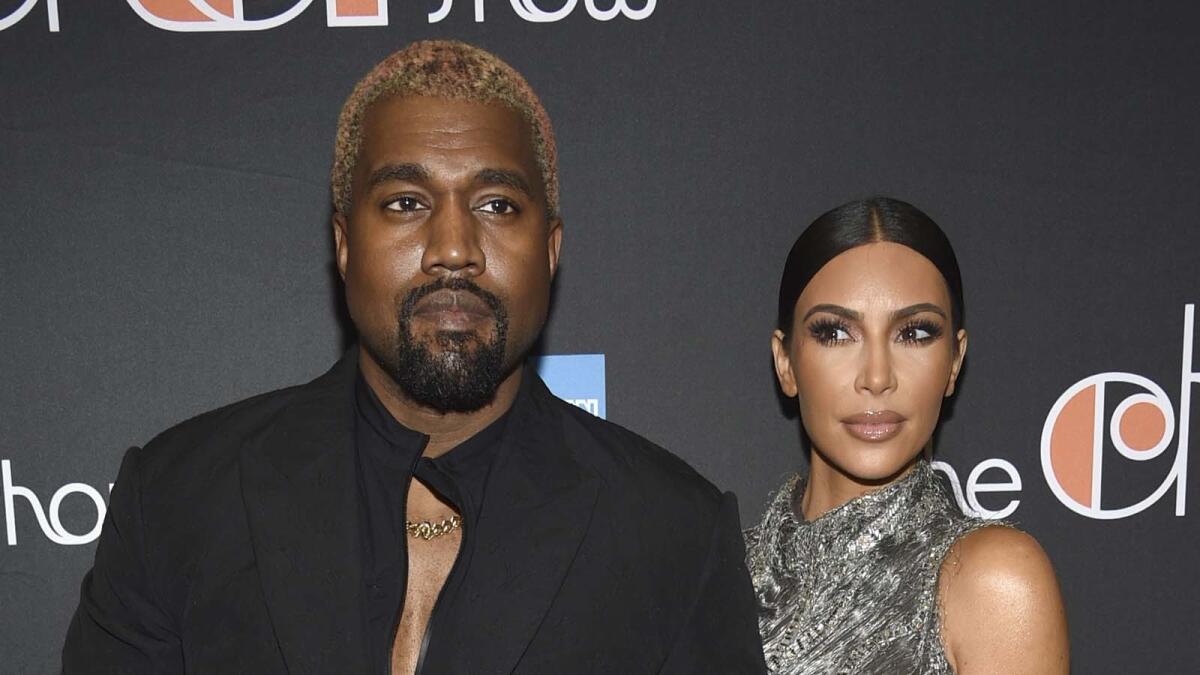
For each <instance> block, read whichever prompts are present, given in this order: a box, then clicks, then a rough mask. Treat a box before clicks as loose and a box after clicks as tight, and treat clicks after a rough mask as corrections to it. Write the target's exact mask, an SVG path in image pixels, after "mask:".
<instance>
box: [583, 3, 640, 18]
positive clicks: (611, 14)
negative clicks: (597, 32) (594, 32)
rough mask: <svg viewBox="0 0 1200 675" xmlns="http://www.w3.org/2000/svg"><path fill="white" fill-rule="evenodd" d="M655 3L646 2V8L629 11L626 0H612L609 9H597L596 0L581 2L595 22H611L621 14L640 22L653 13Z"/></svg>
mask: <svg viewBox="0 0 1200 675" xmlns="http://www.w3.org/2000/svg"><path fill="white" fill-rule="evenodd" d="M657 2H658V0H646V6H645V7H643V8H641V9H630V8H629V3H628V0H612V7H611V8H609V9H598V8H597V7H596V0H583V5H584V7H586V8H587V12H588V14H590V15H591V17H592V18H593V19H596V20H597V21H611V20H613V19H615V18H617V17H618V16H620V15H622V14H624V15H625V16H626V17H628V18H630V19H632V20H634V21H641V20H642V19H645V18H647V17H649V16H650V15H651V14H653V13H654V5H655V3H657Z"/></svg>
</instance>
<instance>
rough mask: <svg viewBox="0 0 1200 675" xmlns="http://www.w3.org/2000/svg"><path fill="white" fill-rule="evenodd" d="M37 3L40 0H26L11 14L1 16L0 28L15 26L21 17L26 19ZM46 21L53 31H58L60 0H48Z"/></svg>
mask: <svg viewBox="0 0 1200 675" xmlns="http://www.w3.org/2000/svg"><path fill="white" fill-rule="evenodd" d="M37 3H38V0H25V2H23V3H21V5H20V6H19V7H17V8H16V9H14V10H13V11H12V13H11V14H9V15H8V16H3V17H0V30H4V29H5V28H8V27H10V26H15V25H16V24H17V23H18V22H19V21H20V20H21V19H24V18H25V16H26V15H27V14H29V13H30V12H32V11H33V8H34V6H35V5H37ZM46 23H48V24H49V27H50V32H51V33H57V32H58V0H46Z"/></svg>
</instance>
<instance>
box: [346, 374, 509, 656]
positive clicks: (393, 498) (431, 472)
mask: <svg viewBox="0 0 1200 675" xmlns="http://www.w3.org/2000/svg"><path fill="white" fill-rule="evenodd" d="M357 379H358V381H357V383H356V385H355V410H356V414H355V452H356V454H357V466H358V486H359V494H360V499H359V514H360V515H359V522H360V532H361V533H362V546H363V557H362V559H363V584H364V589H363V618H364V625H365V627H366V631H367V644H368V648H369V649H370V655H369V659H370V663H371V672H373V673H379V674H381V675H386V674H387V673H389V672H390V671H391V655H392V642H393V640H394V639H395V634H396V628H397V626H398V624H399V621H400V613H401V611H402V609H403V604H404V596H405V591H406V587H407V581H408V534H407V532H406V530H405V518H406V515H405V506H406V503H407V501H408V486H409V482H410V480H411V479H412V478H414V477H415V478H416V479H417V480H419V481H421V482H422V483H424V484H425V485H426V486H427V487H428V488H429V489H430V490H432V491H434V492H436V493H437V494H438V495H440V496H441V497H442V498H443V499H445V500H446V501H447V502H449V503H451V504H453V505H454V507H455V508H456V509H457V510H458V512H459V513H460V514H461V517H462V520H463V525H462V530H463V538H462V544H461V546H460V548H459V552H458V559H457V560H456V561H455V563H454V567H453V569H452V570H451V572H450V575H449V576H448V577H447V578H446V583H445V585H444V586H443V587H442V591H441V594H440V595H439V596H438V602H437V606H435V612H434V616H430V618H429V625H428V627H427V628H426V631H425V637H424V639H423V640H422V644H421V651H422V652H424V651H425V649H426V647H427V645H428V642H429V639H430V636H431V635H432V634H433V633H434V632H435V630H436V628H437V626H436V623H435V620H436V618H437V615H438V611H440V610H438V606H448V605H452V604H453V603H452V602H451V600H452V598H453V597H454V594H455V593H456V592H457V590H458V587H459V585H460V584H461V582H462V580H463V578H465V576H466V572H467V570H468V569H469V568H470V565H471V555H472V553H473V543H474V541H473V538H472V537H471V526H472V524H473V523H474V522H476V521H477V520H478V519H479V509H480V507H481V505H482V504H483V496H484V492H485V491H486V489H487V481H488V474H489V473H490V472H491V468H492V465H493V462H494V460H495V457H496V455H497V453H498V452H499V449H500V438H501V436H502V435H503V432H504V427H505V425H506V423H507V420H508V413H505V414H504V415H502V416H501V417H500V418H499V419H497V420H496V421H495V422H493V423H492V424H490V425H488V426H487V427H486V428H484V429H483V430H482V431H480V432H479V433H477V434H475V435H474V436H472V437H471V438H469V439H467V440H466V441H463V442H462V443H460V444H459V445H457V446H455V447H454V448H453V449H451V450H450V451H449V452H446V453H444V454H442V455H441V456H439V457H437V458H434V459H430V458H428V457H422V452H423V451H424V450H425V446H426V444H427V443H428V442H429V437H428V436H426V435H424V434H422V433H420V432H417V431H413V430H412V429H409V428H407V427H405V426H404V425H402V424H400V423H399V422H397V421H396V418H394V417H392V415H391V413H389V412H388V410H387V408H385V407H384V405H383V403H382V402H381V401H380V400H379V397H378V396H376V395H375V392H374V391H372V390H371V387H370V385H368V384H367V382H366V380H364V379H363V377H362V374H361V373H360V374H359V375H358V378H357ZM422 656H423V654H422ZM422 660H423V659H418V664H417V672H418V673H419V672H420V670H421V665H420V662H421V661H422Z"/></svg>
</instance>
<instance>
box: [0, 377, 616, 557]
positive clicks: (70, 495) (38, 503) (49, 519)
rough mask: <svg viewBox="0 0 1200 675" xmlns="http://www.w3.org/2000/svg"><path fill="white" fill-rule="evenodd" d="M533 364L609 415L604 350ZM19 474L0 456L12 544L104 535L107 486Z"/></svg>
mask: <svg viewBox="0 0 1200 675" xmlns="http://www.w3.org/2000/svg"><path fill="white" fill-rule="evenodd" d="M534 367H535V368H536V369H537V371H538V375H541V376H542V379H543V380H545V382H546V386H548V387H549V388H550V391H551V392H553V393H554V395H555V396H557V397H559V398H561V399H563V400H564V401H566V402H567V403H570V404H572V405H575V406H578V407H579V408H582V409H584V410H586V411H588V412H589V413H591V414H593V415H595V416H597V417H601V418H602V417H604V415H605V395H604V392H605V389H604V355H603V354H562V355H551V356H543V357H541V358H539V359H536V360H535V361H534ZM19 480H20V477H19V476H18V475H17V467H15V466H14V465H13V462H12V460H8V459H5V460H0V494H2V496H3V507H4V533H5V537H6V541H7V542H8V545H9V546H16V545H17V542H18V541H21V540H23V539H24V538H25V537H28V536H30V534H31V533H33V532H35V531H36V530H34V529H33V528H34V526H36V527H37V529H40V530H41V532H42V534H43V535H44V536H45V537H46V538H47V539H49V540H50V541H52V542H54V543H55V544H61V545H63V546H78V545H80V544H89V543H91V542H93V541H95V540H96V539H97V538H98V537H99V536H100V530H101V528H102V526H103V525H104V514H105V512H106V511H107V509H108V506H107V504H106V502H105V496H106V494H107V492H104V493H102V492H101V491H100V490H99V489H97V488H94V487H92V486H91V485H88V484H87V483H67V484H66V485H63V486H62V487H60V488H58V489H57V490H55V491H54V493H53V494H52V495H50V499H49V501H48V502H45V503H43V501H42V498H41V497H39V496H38V494H37V493H36V492H34V491H33V490H32V489H31V488H29V487H27V486H25V485H22V484H20V483H19ZM108 490H109V491H111V490H112V483H108ZM68 499H71V500H78V501H79V502H80V503H78V504H72V505H71V509H70V512H71V513H72V516H73V517H72V518H69V519H68V520H69V521H70V523H71V524H70V526H68V525H67V524H64V523H63V504H64V502H66V501H67V500H68ZM89 501H90V502H91V504H90V505H89V504H88V502H89ZM80 507H82V508H80ZM80 511H82V512H83V515H82V516H80V515H79V512H80ZM80 522H82V524H79V523H80Z"/></svg>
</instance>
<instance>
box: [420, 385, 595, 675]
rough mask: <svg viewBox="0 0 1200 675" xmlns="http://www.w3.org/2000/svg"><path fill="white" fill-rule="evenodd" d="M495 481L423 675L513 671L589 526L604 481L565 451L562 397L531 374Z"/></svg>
mask: <svg viewBox="0 0 1200 675" xmlns="http://www.w3.org/2000/svg"><path fill="white" fill-rule="evenodd" d="M525 378H526V381H525V382H524V383H523V386H522V389H523V391H522V392H521V394H520V395H519V398H518V402H517V404H516V407H514V409H513V413H514V415H513V418H512V419H511V420H510V421H509V423H508V427H507V431H506V433H505V438H504V440H503V444H502V447H501V451H500V455H499V457H498V458H497V465H496V466H495V467H494V468H493V471H492V474H491V476H490V478H489V479H488V487H487V493H486V495H485V497H484V500H485V501H484V504H483V508H482V509H481V513H482V515H481V517H480V519H479V522H478V523H477V524H476V526H475V527H476V528H477V536H478V539H477V541H476V543H475V555H474V558H473V560H472V561H471V569H470V572H469V573H468V574H467V578H466V579H465V581H464V584H463V587H462V589H461V591H460V592H459V593H458V594H457V600H456V602H455V603H454V605H455V608H454V611H455V614H456V616H454V617H453V618H452V619H451V621H448V622H446V623H447V624H448V625H446V628H447V630H446V631H445V634H436V633H435V634H434V635H433V636H432V642H431V644H430V653H429V654H428V655H427V659H428V662H429V663H428V665H427V668H426V672H431V673H433V672H453V673H472V674H476V673H478V674H480V675H482V674H484V673H511V672H512V671H513V669H514V668H515V667H516V666H517V664H518V662H519V661H520V658H521V655H522V654H523V653H524V652H525V650H526V648H527V647H528V645H529V643H530V641H531V640H532V639H533V637H534V635H535V633H536V632H537V629H538V627H539V626H540V625H541V622H542V620H543V618H544V617H545V615H546V613H547V611H548V609H549V607H550V605H551V603H552V602H553V600H554V598H555V596H556V594H557V593H558V589H559V588H561V586H562V583H563V579H564V578H565V577H566V575H567V573H568V571H569V570H570V568H571V563H572V562H573V561H574V560H575V556H576V554H577V553H578V550H579V546H580V544H581V543H582V541H583V538H584V535H585V534H586V533H587V530H588V527H589V525H590V523H591V517H592V512H593V509H594V507H595V504H596V498H597V495H598V494H599V482H598V481H597V480H596V479H595V477H594V476H593V475H592V474H591V473H589V472H588V471H587V469H585V468H584V467H583V466H581V465H580V464H579V463H578V462H576V461H575V460H574V458H573V457H572V456H571V453H570V451H569V450H568V448H567V447H566V446H565V442H564V439H563V433H562V413H561V411H558V410H555V406H556V405H560V404H558V403H557V400H556V399H554V398H552V397H553V394H551V393H550V391H549V390H548V389H546V385H545V384H543V383H542V381H541V379H539V378H538V377H537V376H536V375H534V374H532V372H529V373H527V374H526V375H525Z"/></svg>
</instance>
